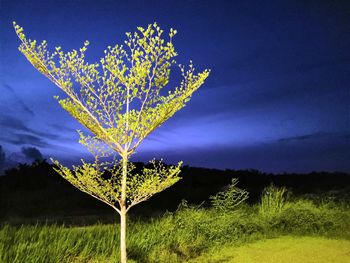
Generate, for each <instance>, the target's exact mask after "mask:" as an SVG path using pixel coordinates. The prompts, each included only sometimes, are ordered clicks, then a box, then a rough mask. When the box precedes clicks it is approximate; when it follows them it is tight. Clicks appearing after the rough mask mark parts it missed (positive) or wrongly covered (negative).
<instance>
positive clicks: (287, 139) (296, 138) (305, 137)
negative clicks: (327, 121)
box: [277, 132, 349, 143]
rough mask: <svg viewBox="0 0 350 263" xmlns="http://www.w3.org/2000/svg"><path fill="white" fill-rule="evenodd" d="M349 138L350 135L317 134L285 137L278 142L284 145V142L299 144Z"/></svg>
mask: <svg viewBox="0 0 350 263" xmlns="http://www.w3.org/2000/svg"><path fill="white" fill-rule="evenodd" d="M348 137H349V134H340V133H329V132H315V133H311V134H305V135H299V136H292V137H285V138H281V139H278V140H277V141H278V142H283V143H284V142H297V141H307V140H316V139H327V138H328V139H331V138H338V139H346V138H348Z"/></svg>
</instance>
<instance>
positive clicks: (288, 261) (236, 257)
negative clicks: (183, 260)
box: [190, 236, 350, 263]
mask: <svg viewBox="0 0 350 263" xmlns="http://www.w3.org/2000/svg"><path fill="white" fill-rule="evenodd" d="M190 262H192V263H196V262H201V263H205V262H211V263H215V262H233V263H329V262H337V263H348V262H350V241H349V240H332V239H326V238H322V237H291V236H284V237H280V238H275V239H269V240H261V241H258V242H255V243H251V244H246V245H243V246H240V247H235V246H226V247H225V248H223V249H220V250H217V251H215V252H214V251H211V252H210V253H206V254H204V255H202V256H201V257H199V258H196V259H195V260H191V261H190Z"/></svg>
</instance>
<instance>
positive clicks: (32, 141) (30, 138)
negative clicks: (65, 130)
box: [8, 133, 48, 147]
mask: <svg viewBox="0 0 350 263" xmlns="http://www.w3.org/2000/svg"><path fill="white" fill-rule="evenodd" d="M13 137H15V138H11V139H9V140H8V142H10V143H12V144H16V145H25V144H29V145H33V146H37V147H47V146H48V143H47V142H45V141H44V140H43V139H42V138H40V137H38V136H34V135H30V134H24V133H15V134H13Z"/></svg>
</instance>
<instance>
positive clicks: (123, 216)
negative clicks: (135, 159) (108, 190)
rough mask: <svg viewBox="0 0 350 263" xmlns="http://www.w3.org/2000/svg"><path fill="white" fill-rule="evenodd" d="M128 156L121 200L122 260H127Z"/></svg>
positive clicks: (124, 161) (124, 160) (124, 158)
mask: <svg viewBox="0 0 350 263" xmlns="http://www.w3.org/2000/svg"><path fill="white" fill-rule="evenodd" d="M127 166H128V156H127V155H125V156H123V176H122V193H121V200H120V262H121V263H126V262H127V254H126V176H127V171H128V170H127Z"/></svg>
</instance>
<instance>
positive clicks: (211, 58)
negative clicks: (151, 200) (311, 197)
mask: <svg viewBox="0 0 350 263" xmlns="http://www.w3.org/2000/svg"><path fill="white" fill-rule="evenodd" d="M252 3H254V1H246V2H244V3H242V2H240V1H230V2H228V1H215V2H212V1H195V0H187V1H185V0H182V1H174V2H167V3H165V2H164V1H152V2H151V3H148V4H147V3H144V2H143V1H134V2H133V3H132V4H130V3H128V4H126V3H125V2H123V1H108V0H107V1H106V0H104V1H100V2H99V3H98V4H96V3H95V2H94V1H80V0H78V1H74V2H73V1H71V2H69V1H54V0H52V1H46V2H42V1H26V2H23V1H19V0H14V1H10V0H4V1H2V6H1V8H0V14H1V16H2V17H3V18H4V19H3V20H4V23H3V24H4V25H5V26H3V27H2V29H1V30H2V32H1V34H2V38H1V39H0V48H1V53H0V61H1V62H0V69H1V70H0V72H1V73H0V89H1V93H2V96H1V97H0V127H1V133H0V146H1V147H0V174H1V170H3V169H4V168H6V167H11V166H15V165H16V163H17V162H26V161H27V162H30V161H31V160H33V159H35V158H37V157H38V156H39V157H40V156H41V157H42V158H45V159H48V158H49V157H53V158H55V159H58V160H60V161H61V162H63V163H64V164H73V163H76V160H79V159H80V158H84V159H89V156H90V155H89V153H88V151H87V150H85V148H83V147H82V146H81V145H80V144H79V143H78V138H79V136H78V134H77V133H76V132H75V129H82V126H81V125H80V124H78V123H77V122H76V120H75V119H73V118H72V117H70V116H69V115H68V114H67V113H66V112H65V111H64V110H63V109H62V108H61V107H60V106H59V105H58V103H56V101H55V100H54V99H53V96H54V95H60V96H62V95H63V93H62V92H61V91H60V90H58V88H56V87H55V86H54V85H53V84H52V83H51V82H50V81H49V80H47V79H46V78H45V77H44V76H43V75H41V74H40V73H39V72H37V71H36V69H34V68H33V67H32V65H31V64H30V63H29V62H28V61H27V60H26V59H25V57H24V56H23V55H22V54H21V53H20V52H19V51H18V50H17V48H18V46H19V40H18V38H17V36H16V34H15V31H14V29H13V27H12V21H16V22H17V23H18V24H19V25H20V26H22V27H23V28H24V30H25V33H26V35H27V36H28V38H31V39H36V40H37V41H38V42H40V41H42V40H44V39H45V40H47V42H48V46H49V47H48V48H49V50H53V48H54V47H55V46H62V48H63V50H65V51H68V50H70V49H73V48H75V49H78V48H79V47H81V46H82V44H83V43H84V41H85V40H89V41H90V43H91V44H90V46H89V48H88V51H87V61H89V62H92V61H98V58H99V57H100V56H102V55H103V50H104V49H105V48H106V47H107V46H108V45H114V44H116V43H122V42H123V41H124V39H125V32H128V31H131V32H133V31H135V30H136V27H137V26H146V25H147V24H150V23H153V22H154V21H157V22H158V24H159V26H160V27H161V28H162V29H164V34H166V33H167V32H168V31H169V29H170V27H173V28H174V29H177V31H178V34H177V35H176V36H175V38H174V46H175V49H176V50H177V51H178V53H179V56H178V57H177V61H178V62H179V63H183V64H186V63H187V62H188V61H189V60H190V59H191V60H193V63H194V66H195V68H196V69H198V71H201V70H204V69H205V68H210V69H211V70H212V72H211V74H210V76H209V78H208V80H207V81H206V82H205V83H204V85H203V86H202V87H201V88H200V89H199V90H198V91H197V92H195V94H194V96H193V98H192V99H191V101H190V102H189V104H188V105H187V106H186V107H185V108H184V109H182V110H181V111H179V112H178V113H176V114H175V115H174V116H173V117H172V118H171V119H169V120H168V121H167V122H166V123H165V124H164V125H162V126H161V127H159V128H158V129H157V130H156V131H155V132H154V133H152V134H151V135H150V136H149V137H148V138H147V139H146V140H145V141H144V142H143V143H142V144H141V146H140V148H139V149H138V152H137V153H136V154H135V155H133V157H132V161H141V162H147V161H148V160H151V159H153V158H156V159H161V158H162V159H163V160H164V162H165V163H175V162H177V161H180V160H183V161H184V165H189V166H190V167H194V166H195V167H203V168H217V169H233V170H244V169H255V170H259V171H262V172H267V173H283V172H287V173H308V172H311V171H315V172H322V171H325V172H332V171H338V172H346V173H348V172H350V162H349V161H348V160H349V157H350V147H349V146H350V141H349V140H350V117H349V116H350V112H349V110H350V108H349V101H350V89H349V83H350V54H349V52H348V47H349V44H350V34H349V32H350V24H349V23H348V21H349V20H350V15H349V13H350V12H349V11H350V3H349V2H347V1H336V2H330V3H328V2H326V1H320V2H319V1H316V2H308V3H305V2H304V1H287V2H284V3H281V2H279V1H270V2H266V3H264V5H263V4H261V5H256V4H255V5H254V4H252ZM175 72H176V69H173V70H172V73H171V75H176V73H175ZM171 84H172V83H171ZM53 117H54V118H53Z"/></svg>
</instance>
